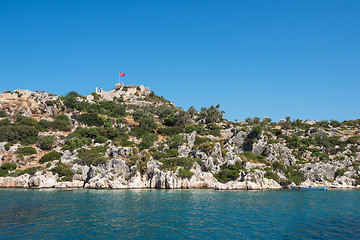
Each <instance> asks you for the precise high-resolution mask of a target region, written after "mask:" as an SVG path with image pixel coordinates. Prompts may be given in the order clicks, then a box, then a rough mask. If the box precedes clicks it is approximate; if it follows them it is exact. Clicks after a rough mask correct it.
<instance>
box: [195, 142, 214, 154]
mask: <svg viewBox="0 0 360 240" xmlns="http://www.w3.org/2000/svg"><path fill="white" fill-rule="evenodd" d="M214 147H215V143H214V142H205V143H203V144H201V145H200V146H199V149H200V150H201V151H203V152H204V153H206V154H207V155H210V154H211V152H213V151H214Z"/></svg>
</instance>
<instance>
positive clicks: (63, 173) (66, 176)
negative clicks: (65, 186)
mask: <svg viewBox="0 0 360 240" xmlns="http://www.w3.org/2000/svg"><path fill="white" fill-rule="evenodd" d="M50 171H51V172H52V173H53V174H57V175H58V176H59V178H60V181H68V180H70V179H72V177H73V176H74V173H73V172H72V171H71V170H70V169H69V168H67V167H65V166H64V165H63V164H59V165H57V166H56V167H54V168H53V169H51V170H50Z"/></svg>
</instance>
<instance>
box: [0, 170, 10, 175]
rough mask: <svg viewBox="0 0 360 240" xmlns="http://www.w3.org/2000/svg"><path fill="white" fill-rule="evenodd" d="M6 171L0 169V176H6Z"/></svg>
mask: <svg viewBox="0 0 360 240" xmlns="http://www.w3.org/2000/svg"><path fill="white" fill-rule="evenodd" d="M8 173H9V172H8V171H6V170H3V169H0V177H6V176H7V175H8Z"/></svg>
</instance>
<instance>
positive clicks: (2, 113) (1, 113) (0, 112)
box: [0, 110, 6, 118]
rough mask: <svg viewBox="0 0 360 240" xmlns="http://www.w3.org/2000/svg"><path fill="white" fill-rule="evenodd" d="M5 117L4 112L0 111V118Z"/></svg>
mask: <svg viewBox="0 0 360 240" xmlns="http://www.w3.org/2000/svg"><path fill="white" fill-rule="evenodd" d="M3 117H6V112H5V111H4V110H0V118H3Z"/></svg>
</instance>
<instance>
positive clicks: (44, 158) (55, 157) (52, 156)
mask: <svg viewBox="0 0 360 240" xmlns="http://www.w3.org/2000/svg"><path fill="white" fill-rule="evenodd" d="M61 157H62V153H59V152H56V151H52V152H50V153H47V154H45V155H44V156H42V157H41V158H40V160H39V163H46V162H50V161H54V160H58V159H60V158H61Z"/></svg>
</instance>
